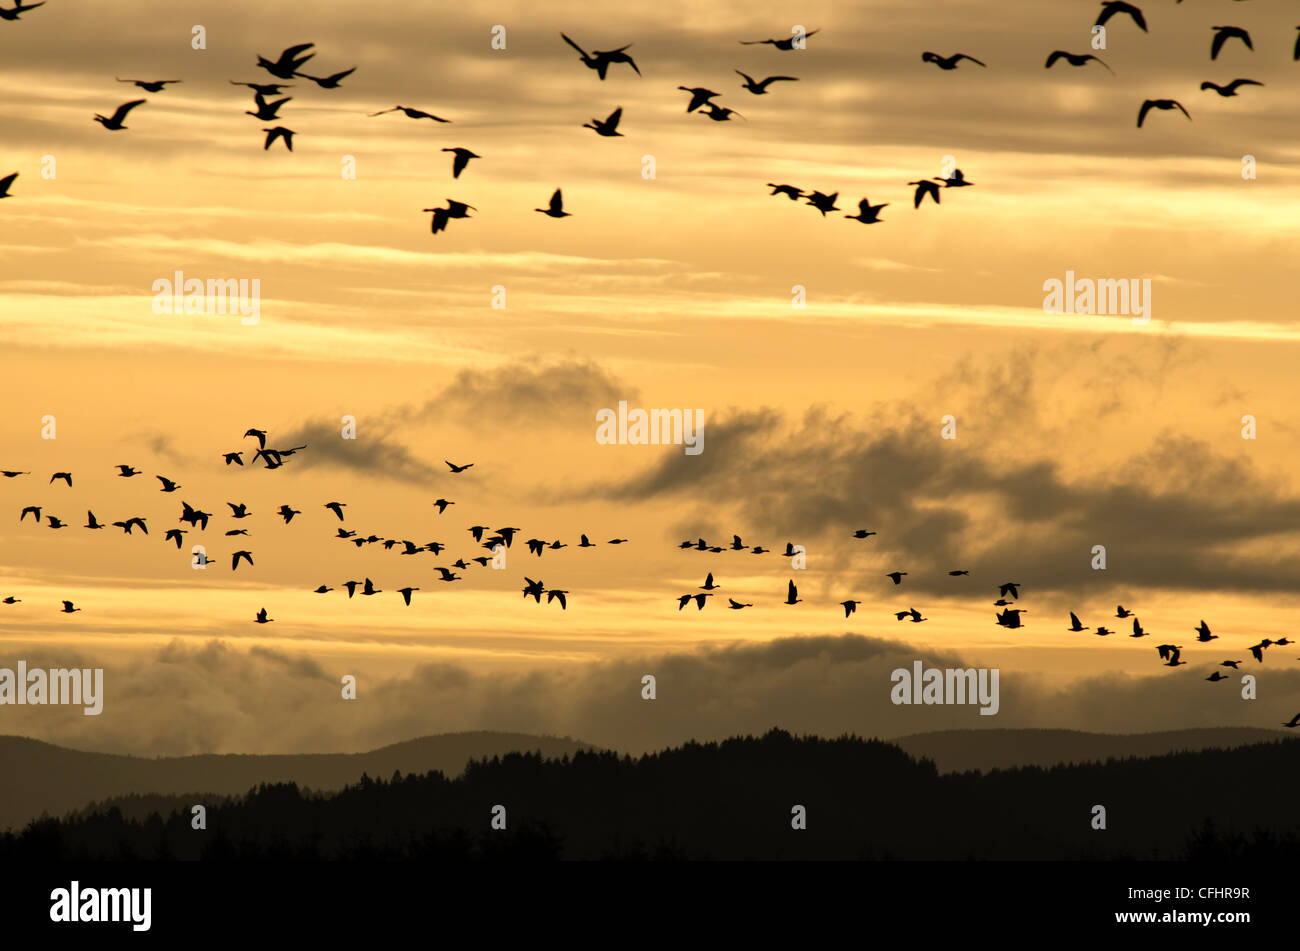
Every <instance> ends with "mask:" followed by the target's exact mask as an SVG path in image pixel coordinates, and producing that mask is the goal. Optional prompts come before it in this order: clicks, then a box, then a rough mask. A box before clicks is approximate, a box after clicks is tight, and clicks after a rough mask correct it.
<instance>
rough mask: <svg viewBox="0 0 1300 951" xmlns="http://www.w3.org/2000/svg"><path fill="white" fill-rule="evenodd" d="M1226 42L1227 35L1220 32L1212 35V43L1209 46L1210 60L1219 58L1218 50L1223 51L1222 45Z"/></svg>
mask: <svg viewBox="0 0 1300 951" xmlns="http://www.w3.org/2000/svg"><path fill="white" fill-rule="evenodd" d="M1226 42H1228V34H1226V33H1224V32H1223V31H1222V30H1220V31H1218V32H1217V33H1215V34H1214V41H1213V42H1212V43H1211V44H1210V59H1218V58H1219V50H1221V49H1223V44H1224V43H1226Z"/></svg>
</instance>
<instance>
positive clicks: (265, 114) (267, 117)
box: [244, 92, 293, 122]
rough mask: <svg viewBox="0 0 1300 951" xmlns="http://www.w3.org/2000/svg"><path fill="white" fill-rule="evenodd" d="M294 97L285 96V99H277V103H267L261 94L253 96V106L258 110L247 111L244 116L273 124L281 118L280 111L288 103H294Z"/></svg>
mask: <svg viewBox="0 0 1300 951" xmlns="http://www.w3.org/2000/svg"><path fill="white" fill-rule="evenodd" d="M292 101H293V97H292V96H285V97H284V98H283V99H277V100H276V101H275V102H267V101H266V100H265V99H263V98H262V94H261V93H260V92H259V93H257V94H256V95H254V96H253V105H254V106H255V107H256V109H245V110H244V115H246V116H252V117H253V118H254V119H261V120H262V121H263V122H273V121H274V120H276V119H278V118H280V109H281V108H282V107H283V106H284V104H285V103H286V102H292Z"/></svg>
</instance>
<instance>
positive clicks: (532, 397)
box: [415, 357, 638, 423]
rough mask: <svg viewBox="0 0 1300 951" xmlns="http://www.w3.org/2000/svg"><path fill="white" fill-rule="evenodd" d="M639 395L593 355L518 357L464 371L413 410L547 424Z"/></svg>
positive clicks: (423, 414)
mask: <svg viewBox="0 0 1300 951" xmlns="http://www.w3.org/2000/svg"><path fill="white" fill-rule="evenodd" d="M637 395H638V391H637V390H636V389H635V388H633V387H630V386H628V385H627V384H625V383H623V382H622V381H621V380H620V379H618V378H617V377H616V376H614V375H613V374H612V373H611V372H609V371H608V370H606V369H605V368H603V367H602V366H600V365H599V364H597V363H595V362H593V361H591V360H584V359H578V358H574V357H570V358H567V359H563V360H560V361H558V362H555V363H551V364H549V365H530V362H528V361H523V360H519V361H515V362H512V363H509V364H506V365H504V366H500V367H497V368H495V369H492V370H473V369H465V370H461V371H460V372H459V373H458V374H456V378H455V379H454V380H453V381H452V382H451V383H449V384H448V385H447V386H446V387H445V388H444V389H443V390H442V391H441V392H439V393H438V395H437V396H435V397H434V398H433V399H431V400H429V401H428V402H427V403H425V404H424V405H423V406H422V407H420V408H419V409H418V410H416V411H415V415H416V416H418V417H420V418H426V417H427V418H441V417H446V416H447V415H448V413H452V414H456V415H460V416H462V417H468V418H470V419H476V418H478V419H514V420H517V421H520V422H528V423H545V422H547V421H554V420H557V419H565V418H571V417H572V416H573V414H574V413H575V412H583V411H587V410H590V411H591V412H592V413H593V414H594V412H595V410H596V409H597V408H598V407H602V406H610V405H612V404H613V403H614V402H616V401H617V400H620V399H635V398H636V397H637ZM593 418H594V416H593Z"/></svg>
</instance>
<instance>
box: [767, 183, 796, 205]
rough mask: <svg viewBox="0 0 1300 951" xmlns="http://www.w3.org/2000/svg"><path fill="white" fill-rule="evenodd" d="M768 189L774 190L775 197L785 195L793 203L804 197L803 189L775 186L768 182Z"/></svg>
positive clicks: (791, 186)
mask: <svg viewBox="0 0 1300 951" xmlns="http://www.w3.org/2000/svg"><path fill="white" fill-rule="evenodd" d="M767 187H768V188H770V189H772V194H773V195H784V196H785V197H786V198H789V199H790V200H791V201H798V200H799V199H800V198H802V197H803V189H802V188H795V187H794V186H793V185H773V184H772V183H771V182H768V183H767Z"/></svg>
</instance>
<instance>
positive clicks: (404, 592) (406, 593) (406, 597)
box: [397, 587, 420, 608]
mask: <svg viewBox="0 0 1300 951" xmlns="http://www.w3.org/2000/svg"><path fill="white" fill-rule="evenodd" d="M419 590H420V589H419V588H409V587H408V588H398V589H397V593H398V594H400V595H401V596H402V600H403V601H405V602H406V606H407V607H408V608H409V607H410V606H411V592H413V591H419Z"/></svg>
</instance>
